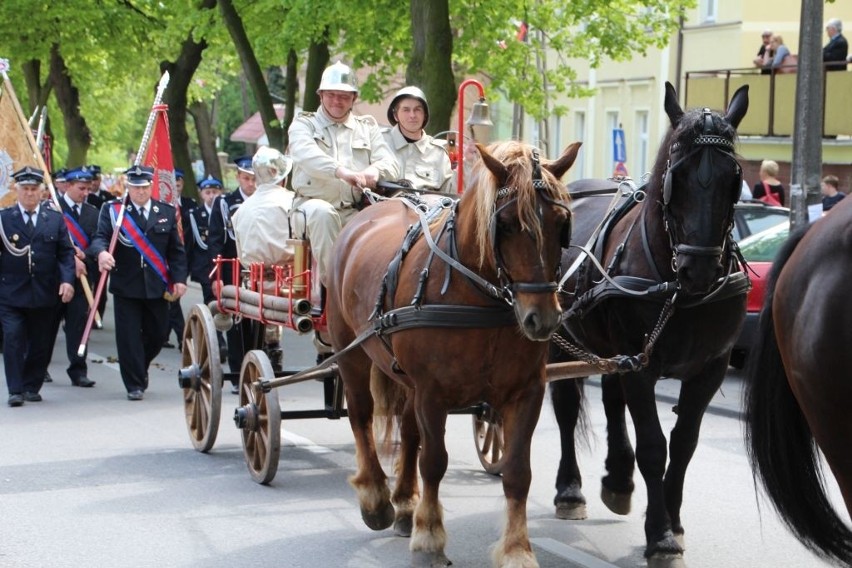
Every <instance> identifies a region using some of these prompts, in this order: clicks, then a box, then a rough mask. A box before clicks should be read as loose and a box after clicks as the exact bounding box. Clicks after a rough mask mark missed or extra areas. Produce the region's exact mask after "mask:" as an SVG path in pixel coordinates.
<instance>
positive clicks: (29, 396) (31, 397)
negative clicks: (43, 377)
mask: <svg viewBox="0 0 852 568" xmlns="http://www.w3.org/2000/svg"><path fill="white" fill-rule="evenodd" d="M24 400H26V401H27V402H41V400H42V399H41V395H40V394H38V393H37V392H25V393H24Z"/></svg>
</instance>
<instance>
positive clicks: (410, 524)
mask: <svg viewBox="0 0 852 568" xmlns="http://www.w3.org/2000/svg"><path fill="white" fill-rule="evenodd" d="M413 528H414V520H413V516H412V514H411V513H408V514H406V515H399V516H397V518H396V519H394V522H393V532H394V534H395V535H397V536H404V537H409V536H411V531H412V530H413Z"/></svg>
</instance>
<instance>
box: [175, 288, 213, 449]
mask: <svg viewBox="0 0 852 568" xmlns="http://www.w3.org/2000/svg"><path fill="white" fill-rule="evenodd" d="M178 383H179V384H180V386H181V388H182V389H183V409H184V416H185V418H186V428H187V430H188V431H189V438H190V440H191V441H192V445H193V447H194V448H195V449H196V450H198V451H199V452H207V451H209V450H210V448H212V447H213V443H214V442H215V441H216V433H217V432H218V430H219V415H220V413H221V409H222V363H221V362H220V361H219V341H218V340H217V338H216V327H215V326H214V325H213V316H212V315H211V314H210V310H209V309H208V308H207V306H205V305H204V304H198V305H195V306H192V309H191V310H190V312H189V319H188V320H187V322H186V327H185V329H184V332H183V341H182V343H181V370H180V371H179V372H178Z"/></svg>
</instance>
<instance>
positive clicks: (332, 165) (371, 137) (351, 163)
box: [289, 61, 399, 282]
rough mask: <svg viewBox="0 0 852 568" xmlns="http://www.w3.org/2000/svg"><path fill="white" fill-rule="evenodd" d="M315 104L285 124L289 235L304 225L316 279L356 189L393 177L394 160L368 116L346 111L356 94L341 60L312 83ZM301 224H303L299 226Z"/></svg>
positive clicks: (325, 264)
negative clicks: (293, 195) (291, 208)
mask: <svg viewBox="0 0 852 568" xmlns="http://www.w3.org/2000/svg"><path fill="white" fill-rule="evenodd" d="M318 93H319V96H320V107H319V108H318V109H317V111H316V112H313V113H311V112H303V113H301V114H300V115H299V116H298V117H296V119H295V120H293V123H292V124H291V125H290V130H289V135H290V156H291V157H292V158H293V189H294V190H295V191H296V200H295V202H294V207H295V210H296V211H295V213H294V215H293V216H292V220H293V230H294V234H295V236H301V234H302V233H303V232H305V229H307V231H306V232H307V238H308V240H309V241H310V243H311V250H312V251H313V255H314V259H315V260H316V261H317V267H318V271H319V280H320V282H324V281H325V275H326V274H328V266H329V263H330V262H331V248H332V246H333V245H334V241H335V240H336V239H337V235H339V234H340V230H341V228H342V227H343V225H344V224H346V222H347V221H348V220H349V219H350V218H351V217H352V216H353V215H354V214H355V213H357V209H356V208H355V206H356V204H357V203H358V202H359V201H360V199H361V189H363V188H365V187H369V188H375V187H376V182H377V181H379V180H395V179H398V178H399V166H398V165H397V163H396V159H395V158H394V156H393V153H392V152H391V150H390V148H388V145H387V144H386V143H385V141H384V139H383V138H382V134H381V131H380V130H379V127H378V125H377V124H376V121H375V119H374V118H373V117H372V116H356V115H354V114H352V106H353V105H354V104H355V99H356V98H357V96H358V88H357V87H356V86H355V75H354V73H353V72H352V70H351V69H350V68H349V67H348V66H346V65H344V64H343V63H341V62H339V61H338V62H337V63H335V64H334V65H331V66H330V67H328V68H326V70H325V71H323V74H322V79H321V80H320V86H319V89H318ZM304 225H307V227H303V226H304Z"/></svg>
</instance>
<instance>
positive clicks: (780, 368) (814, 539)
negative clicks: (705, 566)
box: [745, 228, 852, 564]
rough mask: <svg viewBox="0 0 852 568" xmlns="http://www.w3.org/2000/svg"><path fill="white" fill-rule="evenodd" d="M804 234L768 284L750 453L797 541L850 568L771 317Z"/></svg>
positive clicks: (749, 390)
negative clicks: (784, 270) (780, 284)
mask: <svg viewBox="0 0 852 568" xmlns="http://www.w3.org/2000/svg"><path fill="white" fill-rule="evenodd" d="M806 231H807V228H805V229H804V230H801V231H797V232H796V233H794V234H793V235H791V236H790V238H789V239H788V240H787V242H786V243H785V244H784V245H783V246H782V247H781V249H780V250H779V252H778V255H777V257H776V258H775V260H774V262H773V266H772V270H771V272H770V275H769V280H768V281H767V287H766V295H765V298H764V303H763V309H762V310H761V314H760V321H759V324H758V333H757V340H756V342H755V345H754V346H753V348H752V351H751V353H750V354H749V360H748V367H747V377H748V378H747V381H746V390H745V441H746V451H747V452H748V458H749V462H750V464H751V468H752V475H753V476H754V479H755V483H757V482H758V481H759V482H760V483H761V484H762V485H763V488H764V491H765V493H766V495H767V496H768V497H769V500H770V502H771V503H772V506H773V507H774V508H775V510H776V511H777V512H778V514H779V516H780V517H781V520H782V521H783V522H784V524H785V525H787V527H788V528H789V529H790V531H791V532H792V533H793V534H794V535H795V536H796V538H798V539H799V541H800V542H801V543H802V544H804V545H805V546H806V547H807V548H808V549H810V550H811V551H812V552H814V553H815V554H817V555H819V556H821V557H823V558H827V559H834V560H839V561H840V562H841V563H843V564H846V563H848V562H849V559H850V558H852V532H850V530H849V529H848V528H847V527H846V525H845V524H844V523H843V521H842V520H841V519H840V518H839V517H838V515H837V513H836V512H835V510H834V508H833V507H832V505H831V503H830V502H829V500H828V497H827V496H826V493H825V487H824V485H823V477H822V468H821V465H820V458H819V454H818V451H817V447H816V444H815V442H814V439H813V434H812V433H811V430H810V428H809V426H808V423H807V421H806V420H805V416H804V414H803V413H802V410H801V408H800V407H799V404H798V402H797V401H796V398H795V396H794V395H793V391H792V389H791V388H790V385H789V383H788V382H787V373H786V371H785V369H784V364H783V362H782V360H781V352H780V349H779V347H778V340H777V337H776V335H775V322H774V318H773V315H772V300H773V298H774V296H775V286H776V284H777V281H778V275H779V274H780V272H781V269H782V268H783V267H784V265H785V264H786V263H787V261H788V260H789V258H790V256H791V255H792V253H793V251H794V250H795V248H796V245H797V244H798V243H799V242H800V241H801V240H802V237H803V236H804V235H805V233H806Z"/></svg>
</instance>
